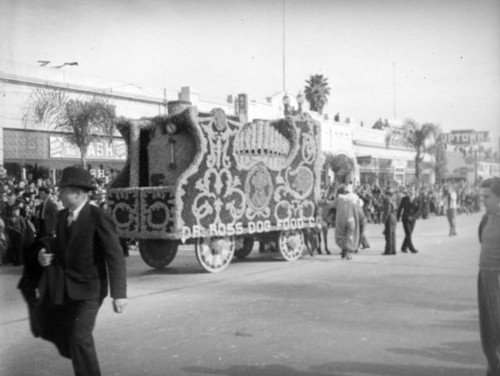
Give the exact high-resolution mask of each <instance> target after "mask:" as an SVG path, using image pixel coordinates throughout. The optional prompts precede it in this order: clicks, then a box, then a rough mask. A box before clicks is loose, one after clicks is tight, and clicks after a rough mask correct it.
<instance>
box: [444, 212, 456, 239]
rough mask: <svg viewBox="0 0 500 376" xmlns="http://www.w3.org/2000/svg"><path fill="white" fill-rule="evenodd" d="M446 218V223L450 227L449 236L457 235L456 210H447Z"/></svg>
mask: <svg viewBox="0 0 500 376" xmlns="http://www.w3.org/2000/svg"><path fill="white" fill-rule="evenodd" d="M446 217H447V218H448V223H449V225H450V234H449V235H450V236H454V235H456V234H457V209H447V210H446Z"/></svg>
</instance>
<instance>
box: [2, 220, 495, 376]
mask: <svg viewBox="0 0 500 376" xmlns="http://www.w3.org/2000/svg"><path fill="white" fill-rule="evenodd" d="M480 218H481V215H480V214H479V213H477V214H474V215H470V216H467V215H460V216H458V221H457V222H458V236H456V237H448V224H447V221H446V217H432V218H430V219H427V220H419V221H418V222H417V224H416V228H415V234H414V235H415V237H414V240H415V245H416V247H417V249H418V250H419V253H418V254H410V253H408V254H402V253H399V247H400V244H401V242H402V239H403V229H402V227H401V223H399V224H398V228H397V239H398V254H397V255H396V256H382V255H381V254H382V252H383V237H382V225H368V230H367V234H368V239H369V241H370V243H371V247H370V248H369V249H366V250H362V251H360V253H359V254H356V255H354V259H353V260H351V261H344V260H341V259H340V256H339V249H338V247H337V246H336V245H335V244H334V231H333V230H331V231H330V233H329V244H330V249H331V250H332V251H333V253H334V255H331V256H328V255H315V256H314V257H311V256H309V255H304V256H303V257H302V258H301V259H300V260H298V261H296V262H284V261H282V260H280V259H279V258H278V257H276V258H272V257H271V256H269V255H262V254H259V253H258V252H257V247H255V249H254V252H253V253H252V254H251V255H250V256H249V257H248V258H247V259H245V260H235V261H233V262H232V263H231V265H229V267H228V268H227V269H226V270H225V271H223V272H222V273H218V274H209V273H206V272H204V271H203V269H202V268H201V267H200V266H199V265H198V263H197V261H196V257H195V255H194V251H193V247H192V246H183V247H181V249H180V250H179V253H178V256H177V258H176V259H175V260H174V261H173V263H172V264H171V265H170V266H169V267H168V268H166V269H164V270H162V271H155V270H151V269H150V268H149V267H147V266H146V265H145V264H144V263H143V262H142V260H141V259H140V256H138V255H137V254H136V253H133V254H132V255H131V256H130V257H128V259H127V267H128V284H129V304H128V307H127V310H126V312H125V313H124V314H122V315H117V314H114V313H113V312H112V308H111V302H110V300H109V299H107V300H106V301H105V302H104V305H103V307H102V308H101V311H100V314H99V315H98V322H97V327H96V330H95V331H94V337H95V340H96V347H97V351H98V355H99V360H100V363H101V368H102V371H103V374H104V375H123V376H129V375H130V376H136V375H172V376H183V375H199V376H209V375H210V376H218V375H226V376H274V375H286V376H299V375H300V376H319V375H331V376H360V375H379V376H429V375H432V376H435V375H440V376H479V375H483V374H484V373H485V365H486V361H485V359H484V357H483V354H482V352H481V345H480V339H479V329H478V314H477V301H476V278H477V271H478V258H479V243H478V237H477V226H478V224H479V221H480ZM20 271H21V270H20V268H18V267H17V268H16V267H12V266H3V267H1V268H0V300H1V301H0V306H1V308H0V312H1V313H0V337H1V338H2V341H1V343H0V375H3V376H31V375H44V376H45V375H46V376H58V375H60V376H62V375H69V374H72V368H71V364H70V362H69V361H68V360H65V359H63V358H61V357H59V356H58V354H57V352H56V350H55V348H54V347H53V345H51V344H50V343H48V342H45V341H42V340H40V339H34V338H33V337H32V336H31V334H30V332H29V328H28V322H27V313H26V309H25V306H24V303H23V301H22V299H21V296H20V294H19V292H18V291H17V290H16V284H17V281H18V279H19V275H20Z"/></svg>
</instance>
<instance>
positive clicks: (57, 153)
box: [49, 136, 127, 161]
mask: <svg viewBox="0 0 500 376" xmlns="http://www.w3.org/2000/svg"><path fill="white" fill-rule="evenodd" d="M49 147H50V158H68V159H79V158H80V150H79V149H78V148H77V147H76V146H75V145H73V144H71V143H70V142H69V141H68V140H67V139H66V138H64V137H63V136H51V137H50V144H49ZM87 159H88V160H116V161H124V160H126V159H127V145H126V144H125V141H124V140H113V142H112V143H111V144H110V143H109V142H108V141H107V140H98V141H97V140H96V141H92V142H91V143H90V145H89V147H88V149H87Z"/></svg>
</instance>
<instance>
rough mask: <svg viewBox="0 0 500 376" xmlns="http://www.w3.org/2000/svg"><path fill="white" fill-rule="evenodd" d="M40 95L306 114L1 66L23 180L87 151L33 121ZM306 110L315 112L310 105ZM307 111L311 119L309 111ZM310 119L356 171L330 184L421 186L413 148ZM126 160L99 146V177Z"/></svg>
mask: <svg viewBox="0 0 500 376" xmlns="http://www.w3.org/2000/svg"><path fill="white" fill-rule="evenodd" d="M36 90H53V91H60V92H64V93H65V94H67V95H68V96H70V97H75V98H92V97H99V98H103V99H105V100H106V101H107V102H109V103H110V104H113V105H115V106H116V115H117V116H118V117H125V118H131V119H140V118H144V117H154V116H158V115H164V114H167V107H168V106H167V104H168V103H169V102H170V101H176V100H181V101H188V102H190V103H191V104H192V105H194V106H196V107H197V108H198V109H199V111H202V112H208V111H210V110H212V109H214V108H222V109H223V110H224V111H225V112H226V114H228V115H239V116H240V119H241V120H242V121H252V120H254V119H270V120H273V119H277V118H280V117H282V116H283V113H284V101H283V99H284V97H285V96H286V97H288V99H290V105H291V106H292V108H294V109H298V108H299V104H298V101H297V98H296V97H295V96H293V95H289V94H287V93H285V92H277V93H275V94H274V95H272V96H270V97H268V98H266V100H265V101H262V102H260V101H256V100H253V99H250V98H249V96H248V95H247V94H236V95H228V96H227V98H225V100H224V99H221V98H218V99H206V98H203V97H202V96H201V95H200V94H199V93H197V92H196V90H193V89H192V88H190V87H188V86H186V87H182V88H181V90H180V91H168V90H166V89H147V90H145V89H142V88H139V87H137V86H136V85H133V84H124V83H122V82H111V81H108V80H103V79H93V78H89V77H85V76H81V75H80V76H79V75H76V74H70V73H69V72H65V71H62V70H61V71H55V70H54V69H49V68H41V67H38V66H34V67H33V66H23V65H15V66H12V67H4V66H0V108H1V114H0V115H1V116H0V165H2V166H4V168H5V169H6V170H7V173H8V174H9V175H13V176H16V177H22V176H23V174H24V175H25V174H27V173H35V174H38V175H40V177H48V176H53V175H55V174H57V171H58V170H61V169H62V168H64V167H66V166H68V165H74V164H76V163H79V161H80V154H79V151H78V150H77V149H76V148H75V147H74V146H72V145H70V144H69V143H68V141H67V139H66V138H65V137H64V136H65V135H64V133H61V132H56V129H55V127H54V125H53V124H47V123H36V122H34V121H31V120H30V119H29V117H26V109H27V108H28V107H29V106H30V101H29V99H30V96H31V95H32V93H33V92H34V91H36ZM304 105H305V107H307V103H306V104H304ZM304 111H306V112H308V110H307V108H304ZM310 114H311V116H312V117H313V118H315V119H317V120H318V121H320V122H321V123H322V144H321V149H322V151H323V153H324V154H325V155H327V154H328V155H332V156H334V157H338V158H340V159H345V160H347V161H349V163H348V164H349V165H351V166H352V168H351V169H350V170H348V171H347V170H345V169H343V170H342V171H337V172H336V173H335V172H332V171H326V173H325V175H328V176H326V179H325V180H328V181H330V182H331V181H333V180H340V181H346V182H347V181H352V182H354V183H356V184H359V183H361V184H364V183H370V184H371V183H378V184H379V185H381V186H383V185H387V184H390V183H392V182H397V183H400V184H408V183H411V182H413V181H414V179H415V151H414V150H413V149H412V148H411V147H409V146H408V145H405V143H404V140H398V139H393V140H391V143H390V144H389V145H387V144H386V135H387V130H378V129H372V128H368V127H363V124H362V123H357V122H354V121H350V120H349V119H346V120H345V121H340V120H339V119H335V121H334V120H332V118H330V119H329V118H328V116H325V115H319V114H317V113H315V112H310ZM390 125H391V126H395V127H398V126H400V124H399V125H398V124H390ZM126 155H127V150H126V145H125V143H124V141H123V140H122V139H121V137H120V135H119V133H118V132H117V133H116V137H115V138H114V140H113V142H112V143H111V144H108V143H107V141H106V140H97V141H95V142H93V143H92V144H91V146H90V147H89V152H88V155H87V163H88V165H89V166H90V169H91V171H92V173H93V174H94V175H96V176H97V177H101V178H103V179H105V180H109V179H110V177H112V176H113V175H114V173H116V171H118V170H119V169H121V168H122V166H123V165H124V163H125V160H126ZM432 165H433V160H432V157H431V156H430V155H425V156H424V162H423V163H422V172H421V179H422V180H423V182H426V183H432V182H434V180H435V178H434V172H433V168H432ZM495 168H496V169H498V164H495V166H493V167H491V166H489V165H488V166H486V165H484V166H483V164H479V165H478V174H479V175H480V176H483V175H484V176H490V175H494V174H495V171H493V170H494V169H495ZM51 171H53V172H51ZM497 173H498V172H497ZM51 174H52V175H51ZM335 175H337V176H335Z"/></svg>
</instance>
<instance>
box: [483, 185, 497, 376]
mask: <svg viewBox="0 0 500 376" xmlns="http://www.w3.org/2000/svg"><path fill="white" fill-rule="evenodd" d="M481 197H482V199H483V202H484V207H485V210H486V213H485V214H484V216H483V218H482V220H481V223H480V224H479V242H480V244H481V253H480V256H479V276H478V306H479V326H480V332H481V343H482V346H483V352H484V354H485V356H486V359H487V361H488V372H487V376H500V284H499V283H498V281H499V280H500V178H492V179H487V180H485V181H483V183H482V184H481Z"/></svg>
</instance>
